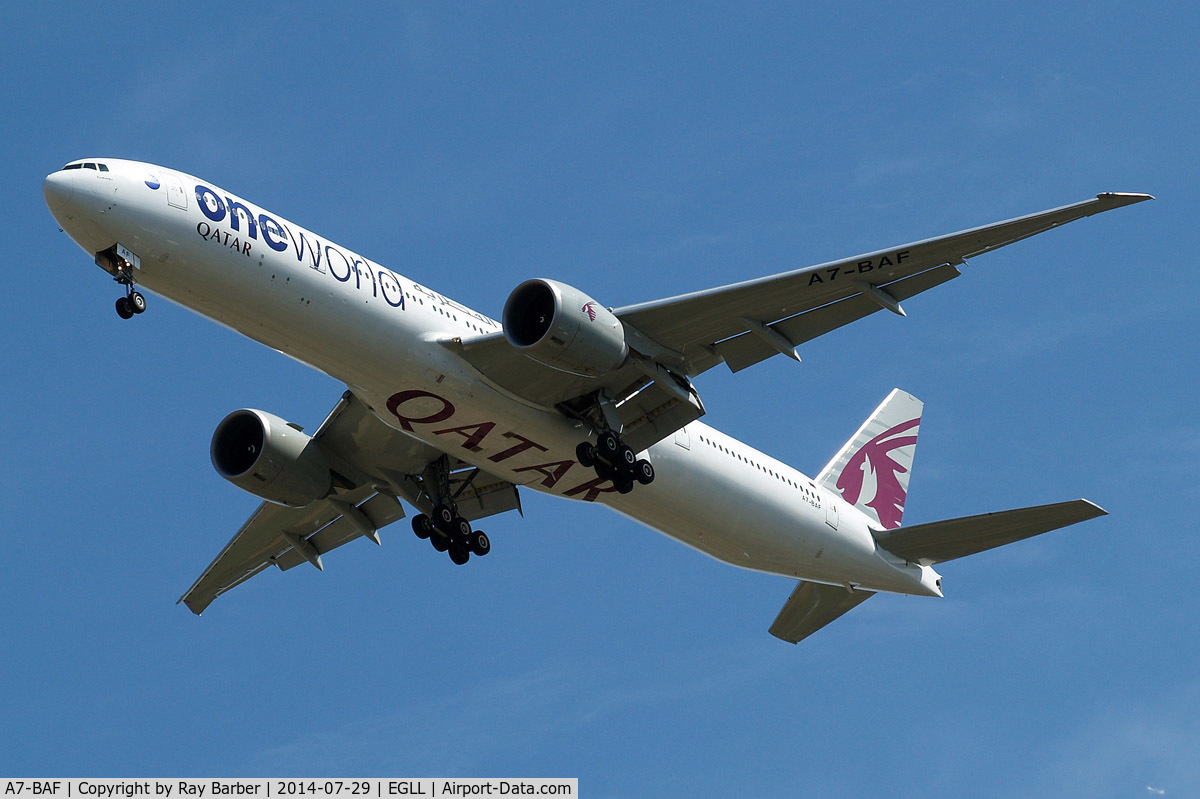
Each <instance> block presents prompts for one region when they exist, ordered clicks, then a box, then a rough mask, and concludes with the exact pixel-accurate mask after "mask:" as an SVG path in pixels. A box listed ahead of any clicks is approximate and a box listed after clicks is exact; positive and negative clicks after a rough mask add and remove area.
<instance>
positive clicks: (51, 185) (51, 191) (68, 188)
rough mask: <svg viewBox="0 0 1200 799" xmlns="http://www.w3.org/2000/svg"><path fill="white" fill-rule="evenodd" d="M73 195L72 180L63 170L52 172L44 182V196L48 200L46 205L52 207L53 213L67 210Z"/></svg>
mask: <svg viewBox="0 0 1200 799" xmlns="http://www.w3.org/2000/svg"><path fill="white" fill-rule="evenodd" d="M73 193H74V189H73V187H72V185H71V181H70V179H69V178H68V177H67V175H66V173H64V172H62V171H61V170H60V171H58V172H52V173H51V174H49V175H47V176H46V179H45V180H44V181H42V196H43V197H45V198H46V205H48V206H49V207H50V210H51V211H58V210H61V209H63V208H66V207H67V205H68V204H69V203H70V202H71V195H72V194H73Z"/></svg>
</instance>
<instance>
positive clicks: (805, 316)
mask: <svg viewBox="0 0 1200 799" xmlns="http://www.w3.org/2000/svg"><path fill="white" fill-rule="evenodd" d="M43 195H44V197H45V201H46V204H47V206H48V207H49V209H50V212H51V213H52V214H53V216H54V218H55V219H56V220H57V221H58V223H59V225H60V226H61V228H62V230H63V231H64V232H66V233H67V234H68V235H69V236H70V237H71V239H73V240H74V241H75V242H76V243H77V244H78V245H79V246H80V247H81V248H83V250H84V251H85V252H86V253H87V254H88V255H89V257H91V258H93V259H94V261H95V262H96V264H97V265H99V266H100V267H101V268H102V269H104V270H105V271H106V272H108V273H109V274H110V275H111V276H112V277H113V279H114V280H115V281H116V282H117V283H118V284H119V285H120V286H121V287H122V289H123V293H122V294H121V296H119V297H118V299H117V301H116V310H117V313H118V315H120V316H121V317H122V318H125V319H130V318H133V317H135V316H137V315H139V314H141V313H143V312H145V310H146V298H145V296H144V295H143V294H142V293H141V291H139V287H141V288H145V289H147V290H148V291H150V292H153V293H154V294H157V295H161V296H162V297H166V298H167V299H169V300H172V301H174V302H176V303H178V304H180V305H182V306H184V307H186V308H190V309H192V310H194V311H196V312H197V313H200V314H202V315H204V316H206V317H208V318H210V319H212V320H214V321H216V322H219V323H221V324H224V325H226V326H228V327H231V328H233V329H234V330H237V331H239V332H240V333H242V334H243V335H245V336H248V337H249V338H251V339H253V340H255V341H258V342H260V343H262V344H265V345H266V346H268V347H271V348H272V349H275V350H278V351H280V352H283V353H286V354H287V355H290V356H292V357H293V358H296V359H298V360H300V361H302V362H303V363H306V364H308V365H310V366H312V367H313V368H315V369H318V370H320V371H322V372H324V373H326V374H328V375H330V376H332V377H334V378H335V379H337V380H338V381H340V382H342V383H344V384H345V385H346V391H345V393H344V394H343V395H342V397H341V399H340V400H338V402H337V404H336V405H335V406H334V408H333V410H332V411H331V412H330V413H329V415H328V417H327V418H326V419H325V420H324V422H322V424H321V425H320V427H319V428H317V430H316V432H315V433H313V434H312V435H311V436H309V435H307V434H306V433H304V432H303V428H302V427H301V426H299V425H297V424H294V423H292V422H289V421H286V420H284V419H281V418H280V417H278V416H276V415H274V414H271V413H269V412H266V411H262V410H257V409H240V410H235V411H233V412H232V413H230V414H229V415H228V416H226V417H225V418H224V419H223V420H222V421H221V422H220V424H218V425H217V429H216V431H215V432H214V434H213V438H212V443H211V446H210V457H211V460H212V463H213V466H214V468H215V469H216V471H217V472H218V473H219V474H220V475H221V476H222V477H224V478H225V479H227V480H229V481H230V482H231V483H233V484H234V485H236V486H238V487H239V488H242V489H245V490H246V491H248V492H250V493H251V494H253V495H255V496H256V497H257V498H259V499H260V500H262V502H261V504H260V505H259V506H258V508H257V510H255V511H254V513H253V514H252V515H251V516H250V518H249V519H248V520H247V521H246V523H245V524H244V525H243V526H242V527H241V529H239V530H238V531H237V533H236V534H235V535H234V536H233V538H232V539H231V540H230V541H229V543H228V544H226V545H225V547H224V549H222V550H221V551H220V553H219V554H218V555H217V557H216V558H215V559H214V560H213V561H212V563H211V564H210V565H209V566H208V567H207V568H206V569H204V571H203V572H202V573H201V574H200V577H199V578H198V579H197V580H196V581H195V583H194V584H193V585H192V586H191V587H190V588H189V589H188V590H187V591H186V592H185V593H184V594H183V596H182V597H181V598H180V600H179V602H181V603H183V604H184V605H185V606H186V607H187V608H189V609H190V610H191V611H192V612H193V613H195V614H197V615H199V614H201V613H202V612H203V611H204V610H205V609H206V608H207V607H208V606H209V604H210V603H212V602H213V600H214V599H216V597H218V596H220V595H221V594H224V593H225V592H227V591H229V590H230V589H232V588H234V587H235V586H237V585H239V584H241V583H242V582H244V581H245V580H247V579H249V578H251V577H253V576H254V575H256V574H258V573H259V572H261V571H263V570H264V569H267V568H268V567H270V566H276V567H277V568H279V569H280V570H284V571H286V570H288V569H291V568H293V567H295V566H299V565H303V564H311V565H312V566H314V567H316V568H317V569H323V567H324V564H323V557H324V556H326V555H327V554H328V553H329V552H330V551H331V550H333V549H335V548H337V547H339V546H342V545H343V544H346V543H348V542H350V541H353V540H355V539H358V538H365V539H367V540H370V541H372V542H374V543H376V544H379V543H380V538H379V530H380V529H381V528H383V527H385V526H386V525H388V524H391V523H392V522H395V521H397V520H399V519H401V518H403V517H404V516H405V510H404V506H403V505H402V504H401V500H402V501H403V502H405V503H407V504H408V505H411V506H412V507H413V508H415V509H416V510H417V513H416V515H414V516H413V517H412V519H411V524H412V528H413V531H414V533H415V534H416V535H417V536H418V537H419V538H421V539H426V540H428V541H429V542H430V543H431V544H432V546H433V548H434V549H435V550H437V551H438V552H445V553H448V555H449V558H450V559H451V560H452V561H453V562H454V563H456V564H460V565H461V564H465V563H467V562H468V561H469V560H470V559H471V556H475V557H477V558H478V557H483V556H485V555H487V554H488V553H489V552H490V551H491V541H490V539H489V538H488V536H487V535H486V534H485V533H484V532H482V531H481V530H479V529H477V528H476V527H475V526H474V524H473V523H475V522H478V521H479V520H480V519H484V518H487V517H489V516H492V515H494V514H499V513H504V512H507V511H512V510H516V511H518V512H520V511H521V499H520V494H519V492H518V489H519V488H524V489H532V490H535V491H540V492H544V493H548V494H553V495H557V496H560V497H565V498H568V499H574V500H579V501H583V502H594V503H599V504H602V505H607V506H608V507H610V508H611V509H613V510H615V511H617V512H618V513H621V514H624V515H625V516H628V517H631V518H633V519H636V520H637V521H639V522H641V523H643V524H645V525H646V526H648V527H651V528H653V529H655V530H658V531H660V532H662V533H665V534H666V535H668V536H671V537H672V538H675V539H677V540H679V541H681V542H682V543H684V544H686V545H688V546H690V547H692V548H694V549H697V550H699V551H700V552H703V553H705V554H707V555H710V556H712V557H713V558H716V559H718V560H721V561H724V562H726V563H730V564H733V565H735V566H740V567H743V568H746V569H752V570H757V571H760V572H766V573H771V574H779V575H785V576H788V577H790V578H792V579H795V580H797V583H796V585H795V588H794V590H793V591H792V592H791V595H790V596H789V597H788V599H787V601H786V602H785V604H784V605H783V608H782V609H781V610H780V611H779V614H778V616H777V617H776V619H775V621H774V622H773V623H772V625H771V626H770V628H769V631H770V633H771V634H772V635H774V636H776V637H777V638H780V639H782V640H784V641H789V642H791V643H797V642H799V641H800V640H802V639H804V638H805V637H807V636H809V635H811V634H812V633H814V632H816V631H817V630H819V629H821V628H822V627H824V626H825V625H826V624H828V623H830V622H831V621H833V620H834V619H836V618H838V617H839V616H841V615H843V614H844V613H846V612H848V611H849V610H851V609H853V608H854V607H856V606H857V605H859V604H861V603H862V602H864V601H865V600H867V599H869V598H870V597H871V596H873V595H874V594H876V593H878V592H889V593H897V594H911V595H918V596H937V597H940V596H942V595H943V593H942V578H941V575H940V574H938V572H937V571H936V570H935V569H934V567H935V566H936V565H938V564H940V563H944V562H946V561H951V560H954V559H957V558H961V557H965V556H967V555H971V554H975V553H977V552H982V551H985V550H988V549H992V548H994V547H998V546H1001V545H1004V544H1009V543H1013V542H1015V541H1019V540H1022V539H1025V538H1029V537H1031V536H1035V535H1039V534H1041V533H1045V532H1048V531H1050V530H1054V529H1058V528H1060V527H1064V526H1067V525H1071V524H1075V523H1077V522H1081V521H1085V520H1088V519H1092V518H1095V517H1097V516H1100V515H1103V514H1104V513H1105V511H1104V510H1102V509H1101V508H1100V507H1098V506H1097V505H1095V504H1093V503H1091V502H1089V501H1087V500H1084V499H1078V500H1073V501H1067V502H1059V503H1054V504H1050V505H1042V506H1037V507H1029V508H1019V509H1015V510H1007V511H1002V512H996V513H985V514H981V515H977V516H970V517H964V518H957V519H949V520H945V521H938V522H932V523H928V524H918V525H910V526H902V524H901V522H902V519H903V513H904V510H905V501H906V497H907V493H908V484H909V478H910V476H911V472H912V465H913V456H914V452H915V449H916V442H917V434H918V432H919V429H920V422H921V417H922V409H923V405H922V403H921V401H920V400H918V399H916V398H915V397H913V396H911V395H910V394H908V393H906V392H903V391H901V390H899V389H896V390H894V391H892V392H891V393H889V394H888V395H887V397H886V398H885V399H884V400H883V402H882V403H881V404H880V405H879V407H878V408H877V409H876V410H875V411H874V412H873V413H872V414H871V415H870V416H869V417H868V418H867V420H866V421H865V422H864V423H863V424H862V426H861V427H860V428H859V430H858V431H857V432H856V433H855V434H854V435H853V436H851V438H850V439H849V441H847V443H846V444H845V446H843V447H842V448H841V450H839V451H838V453H837V454H836V455H835V456H834V458H833V459H832V460H831V461H830V462H829V463H828V464H827V465H826V466H825V467H824V468H823V469H821V470H820V472H818V473H817V475H816V477H808V476H806V475H804V474H802V473H801V472H799V471H798V470H796V469H794V468H792V467H791V466H789V465H787V464H785V463H783V462H781V461H779V460H777V459H775V458H773V457H771V456H769V455H767V454H765V453H763V452H760V451H758V450H756V449H754V448H753V447H750V446H748V445H747V444H744V443H742V442H741V441H738V440H737V439H735V438H733V437H731V436H729V435H726V434H725V433H722V432H720V431H718V430H715V429H713V428H712V427H709V426H708V425H706V424H704V423H703V422H701V421H700V418H701V417H702V416H703V415H704V413H705V408H704V404H703V402H702V401H701V399H700V395H699V392H698V391H697V389H696V387H695V385H694V384H693V382H692V380H693V378H695V377H697V376H698V375H700V374H701V373H703V372H705V371H707V370H708V369H711V368H713V367H715V366H718V365H719V364H722V363H723V364H725V366H726V367H727V368H729V369H730V370H731V371H732V372H739V371H741V370H743V369H746V368H748V367H750V366H753V365H755V364H757V363H759V362H761V361H764V360H767V359H768V358H771V357H772V356H775V355H784V356H786V357H789V358H792V359H794V360H797V361H799V360H800V358H799V356H798V355H797V352H796V350H797V347H799V346H800V345H801V344H804V343H806V342H808V341H811V340H813V339H815V338H817V337H819V336H822V335H824V334H826V333H829V332H831V331H833V330H836V329H838V328H840V327H842V326H843V325H847V324H849V323H851V322H853V321H855V320H858V319H861V318H863V317H865V316H868V315H870V314H872V313H875V312H878V311H884V310H886V311H890V312H892V313H895V314H898V315H901V316H903V315H904V314H905V310H904V308H903V307H902V305H901V303H902V302H904V301H906V300H908V299H909V298H911V297H913V296H915V295H917V294H919V293H921V292H924V291H926V290H928V289H932V288H934V287H935V286H938V285H940V284H942V283H945V282H946V281H948V280H951V279H953V278H956V277H958V276H959V274H960V270H959V267H960V266H962V265H964V264H965V263H966V262H967V259H970V258H974V257H975V256H978V255H981V254H984V253H987V252H989V251H991V250H994V249H996V248H998V247H1002V246H1005V245H1007V244H1011V243H1013V242H1016V241H1020V240H1022V239H1025V238H1028V237H1030V236H1033V235H1036V234H1038V233H1042V232H1044V231H1047V230H1050V229H1051V228H1055V227H1059V226H1060V225H1063V224H1066V223H1068V222H1071V221H1074V220H1077V219H1081V218H1083V217H1086V216H1091V215H1093V214H1098V213H1102V212H1105V211H1109V210H1112V209H1115V208H1120V207H1123V206H1127V205H1131V204H1134V203H1138V202H1142V201H1144V200H1149V199H1153V198H1152V197H1151V196H1150V195H1146V194H1132V193H1105V194H1099V195H1097V196H1096V197H1095V198H1094V199H1089V200H1085V201H1083V202H1078V203H1074V204H1072V205H1066V206H1062V207H1060V208H1054V209H1051V210H1047V211H1042V212H1040V213H1034V214H1030V215H1027V216H1021V217H1018V218H1015V219H1010V220H1008V221H1004V222H999V223H996V224H991V225H986V226H983V227H976V228H972V229H969V230H965V231H961V232H958V233H953V234H950V235H946V236H940V237H937V238H931V239H925V240H922V241H917V242H913V243H910V244H904V245H901V246H896V247H889V248H886V249H881V250H876V251H874V252H870V253H866V254H863V255H857V256H854V257H852V258H846V259H843V260H839V261H831V262H828V263H823V264H818V265H815V266H810V267H806V268H802V269H796V270H793V271H787V272H782V273H780V274H774V275H769V276H766V277H760V278H756V279H751V280H746V281H744V282H740V283H735V284H732V285H726V286H721V287H718V288H712V289H708V290H702V291H694V292H692V293H688V294H681V295H678V296H673V297H668V298H666V299H660V300H655V301H651V302H643V303H638V304H634V305H627V306H623V307H617V308H611V307H607V306H605V305H604V304H603V303H602V302H600V301H597V300H595V299H593V298H592V297H590V296H588V295H587V294H585V293H584V292H583V291H582V290H580V289H578V288H575V287H573V286H570V285H567V284H565V283H562V282H560V281H557V280H553V279H550V278H535V279H530V280H526V281H524V282H521V283H520V284H519V285H517V287H516V288H515V289H514V290H513V291H512V293H511V294H510V295H509V296H508V298H507V300H506V301H505V303H504V306H503V311H502V314H501V319H500V321H496V320H494V319H492V318H490V317H488V316H486V315H484V314H482V313H478V312H476V311H474V310H471V309H470V308H468V307H466V306H465V305H462V304H461V303H458V302H455V301H454V300H452V299H450V298H449V297H446V296H444V295H442V294H440V293H438V292H437V291H435V290H434V289H431V288H428V287H426V286H424V285H422V284H419V283H416V282H415V281H413V280H412V279H410V278H408V277H405V276H403V275H400V274H399V273H397V272H395V271H393V270H391V269H389V268H387V267H385V266H382V265H380V264H378V263H376V262H375V261H372V260H370V259H368V258H365V257H363V256H361V255H359V254H357V253H356V252H354V251H353V250H350V249H348V248H346V247H343V246H341V245H339V244H336V243H334V242H332V241H330V240H329V239H327V238H324V237H322V236H318V235H317V234H315V233H313V232H311V231H309V230H307V229H305V228H302V227H300V226H299V225H297V224H295V223H293V222H291V221H289V220H286V219H284V218H283V217H281V216H278V215H276V214H273V213H271V212H269V211H267V210H266V209H264V208H262V207H260V206H258V205H255V204H253V203H251V202H250V201H248V200H245V199H242V198H241V197H239V196H237V195H235V194H232V193H230V192H228V191H226V190H224V189H222V188H219V187H217V186H216V185H214V184H212V183H210V182H208V181H205V180H202V179H200V178H197V177H193V176H191V175H188V174H185V173H183V172H179V171H177V170H173V169H168V168H166V167H161V166H155V165H153V164H148V163H142V162H138V161H130V160H122V159H116V158H87V159H82V160H77V161H72V162H70V163H68V164H66V166H64V167H63V168H62V169H61V170H58V171H55V172H53V173H51V174H49V175H48V176H47V177H46V178H45V181H44V183H43Z"/></svg>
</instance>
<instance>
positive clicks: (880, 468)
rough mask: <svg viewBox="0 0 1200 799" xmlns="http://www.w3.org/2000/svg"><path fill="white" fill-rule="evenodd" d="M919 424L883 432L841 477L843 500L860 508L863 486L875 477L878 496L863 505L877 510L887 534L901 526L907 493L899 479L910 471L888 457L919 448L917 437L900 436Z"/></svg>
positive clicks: (917, 421) (865, 446)
mask: <svg viewBox="0 0 1200 799" xmlns="http://www.w3.org/2000/svg"><path fill="white" fill-rule="evenodd" d="M920 424H921V420H920V419H919V418H918V419H911V420H909V421H907V422H902V423H901V424H898V425H896V426H895V427H893V428H891V429H890V430H885V431H883V432H882V433H880V434H879V435H877V436H875V437H874V438H872V439H871V440H870V441H868V442H867V443H866V444H863V445H862V447H860V448H859V450H858V452H856V453H854V455H853V456H852V457H851V458H850V460H849V462H847V463H846V468H845V469H843V470H842V473H841V474H840V475H838V481H837V487H838V491H841V492H842V498H843V499H845V500H846V501H847V502H849V503H850V504H851V505H857V504H858V501H859V499H861V498H862V495H863V483H864V482H866V477H867V474H868V473H870V474H872V475H874V476H875V496H873V497H871V498H870V499H869V500H868V501H867V502H864V503H863V504H864V505H866V506H867V507H869V508H873V509H874V511H875V513H876V515H878V516H879V523H880V524H882V525H883V526H884V528H885V529H887V530H893V529H895V528H897V527H899V526H900V518H901V517H902V516H903V515H904V500H905V499H906V498H907V497H908V492H907V491H905V489H904V485H903V484H902V483H901V482H900V475H901V474H904V473H906V472H907V471H908V469H907V468H906V467H904V466H901V465H900V464H899V463H897V462H896V461H895V460H893V459H892V457H891V456H890V455H889V454H888V453H890V452H891V451H892V450H894V449H900V448H901V447H907V446H910V445H914V444H916V443H917V435H916V433H913V434H912V435H907V436H906V435H901V434H902V433H905V432H907V431H909V430H911V429H913V428H914V427H917V426H919V425H920Z"/></svg>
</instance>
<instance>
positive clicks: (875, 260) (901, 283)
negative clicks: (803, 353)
mask: <svg viewBox="0 0 1200 799" xmlns="http://www.w3.org/2000/svg"><path fill="white" fill-rule="evenodd" d="M1149 199H1153V198H1152V197H1151V196H1150V195H1148V194H1116V193H1109V194H1100V195H1097V197H1096V198H1095V199H1093V200H1085V201H1084V202H1079V203H1075V204H1073V205H1066V206H1063V207H1061V208H1053V209H1051V210H1049V211H1042V212H1040V213H1036V214H1029V215H1028V216H1022V217H1018V218H1016V219H1010V220H1008V221H1006V222H997V223H995V224H992V225H985V226H983V227H977V228H972V229H970V230H964V231H961V232H959V233H952V234H950V235H948V236H941V237H938V238H934V239H926V240H924V241H918V242H913V243H912V244H903V245H901V246H899V247H889V248H888V249H886V250H877V251H875V252H871V253H865V254H863V255H856V256H854V257H853V258H847V259H845V260H841V261H831V262H829V263H825V264H820V265H818V266H810V267H807V268H805V269H798V270H796V271H794V272H784V273H782V274H778V275H771V276H770V277H764V278H759V279H757V280H750V281H747V282H745V283H736V284H733V285H729V286H722V287H720V288H715V289H709V290H708V291H700V292H696V293H694V294H685V295H682V296H678V297H671V298H669V299H665V300H657V301H655V302H649V303H643V304H641V305H630V306H626V307H624V308H618V309H616V310H615V311H614V313H615V314H616V315H617V316H618V317H619V318H620V319H621V321H622V322H623V323H624V324H625V325H626V326H627V327H629V326H632V327H634V328H636V329H637V330H638V331H639V332H640V333H642V334H643V335H645V336H646V337H648V338H650V339H652V340H653V341H655V342H656V343H658V344H659V345H661V346H663V347H665V348H667V349H669V350H672V351H674V352H677V353H679V354H680V355H682V356H683V358H682V361H683V362H682V364H680V366H681V368H682V369H683V371H684V372H685V373H686V374H688V375H696V374H699V373H700V372H702V371H704V370H706V369H709V368H711V367H713V366H715V365H716V364H718V363H720V362H721V361H725V362H726V363H727V364H728V365H729V367H730V369H732V370H733V371H735V372H736V371H738V370H739V369H744V368H745V367H747V366H750V365H752V364H754V363H757V362H758V361H760V360H763V359H764V358H767V357H769V356H771V355H775V354H776V353H780V352H783V353H785V354H789V353H790V352H791V349H792V348H793V347H795V346H797V345H799V344H802V343H803V342H805V341H809V340H810V339H813V338H816V337H817V336H820V335H822V334H824V333H828V332H829V331H831V330H834V329H836V328H838V327H841V326H842V325H845V324H848V323H850V322H853V321H855V320H857V319H861V318H862V317H864V316H867V315H868V314H871V313H874V312H876V311H879V310H884V309H887V310H890V311H893V312H895V313H899V314H901V315H903V311H902V309H901V308H900V301H901V300H904V299H907V298H908V297H911V296H913V295H915V294H919V293H920V292H922V291H925V290H926V289H930V288H933V287H934V286H936V285H939V284H941V283H944V282H945V281H947V280H950V279H952V278H955V277H957V276H958V274H959V272H958V270H957V268H956V267H957V266H958V265H959V264H962V263H965V262H966V259H968V258H972V257H974V256H976V255H981V254H983V253H985V252H989V251H991V250H994V249H997V248H999V247H1003V246H1005V245H1008V244H1013V243H1015V242H1018V241H1021V240H1022V239H1026V238H1029V237H1030V236H1034V235H1036V234H1038V233H1042V232H1045V231H1047V230H1050V229H1051V228H1055V227H1059V226H1060V225H1065V224H1066V223H1068V222H1073V221H1075V220H1076V219H1082V218H1083V217H1085V216H1091V215H1093V214H1098V213H1102V212H1104V211H1110V210H1112V209H1114V208H1120V207H1122V206H1126V205H1131V204H1133V203H1139V202H1142V201H1143V200H1149Z"/></svg>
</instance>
